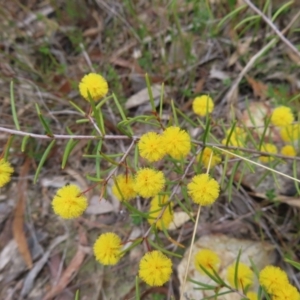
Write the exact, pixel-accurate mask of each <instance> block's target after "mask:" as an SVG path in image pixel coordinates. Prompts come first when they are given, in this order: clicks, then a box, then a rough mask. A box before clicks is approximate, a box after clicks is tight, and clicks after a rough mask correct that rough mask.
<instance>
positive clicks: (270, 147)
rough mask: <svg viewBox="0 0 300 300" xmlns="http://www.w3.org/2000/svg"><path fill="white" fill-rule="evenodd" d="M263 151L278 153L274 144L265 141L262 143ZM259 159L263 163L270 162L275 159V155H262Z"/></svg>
mask: <svg viewBox="0 0 300 300" xmlns="http://www.w3.org/2000/svg"><path fill="white" fill-rule="evenodd" d="M261 151H263V152H268V153H270V154H271V153H273V154H275V153H277V147H276V146H275V145H273V144H269V143H265V144H263V145H262V147H261ZM259 160H260V161H261V162H263V163H268V162H270V161H273V160H274V157H273V156H260V157H259Z"/></svg>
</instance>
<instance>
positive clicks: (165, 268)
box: [139, 250, 172, 286]
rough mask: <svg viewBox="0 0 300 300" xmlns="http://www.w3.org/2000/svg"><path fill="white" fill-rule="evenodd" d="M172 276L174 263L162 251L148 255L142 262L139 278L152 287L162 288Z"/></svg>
mask: <svg viewBox="0 0 300 300" xmlns="http://www.w3.org/2000/svg"><path fill="white" fill-rule="evenodd" d="M171 274H172V261H171V260H170V259H169V258H168V257H167V256H165V255H164V254H163V253H162V252H161V251H157V250H154V251H151V252H148V253H146V254H145V255H144V256H143V257H142V259H141V261H140V268H139V277H140V278H141V279H142V280H143V281H144V282H146V283H147V284H148V285H150V286H162V285H163V284H164V283H166V282H167V281H168V280H169V279H170V277H171Z"/></svg>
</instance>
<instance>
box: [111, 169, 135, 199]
mask: <svg viewBox="0 0 300 300" xmlns="http://www.w3.org/2000/svg"><path fill="white" fill-rule="evenodd" d="M133 186H134V179H133V177H132V176H131V175H129V174H126V175H123V174H121V175H118V176H117V177H116V178H115V181H114V185H113V186H112V192H113V194H114V195H115V196H116V198H117V199H118V200H119V201H121V202H122V201H129V200H131V199H133V198H134V197H136V195H137V193H136V191H135V190H134V188H133Z"/></svg>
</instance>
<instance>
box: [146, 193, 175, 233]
mask: <svg viewBox="0 0 300 300" xmlns="http://www.w3.org/2000/svg"><path fill="white" fill-rule="evenodd" d="M168 199H169V196H168V195H157V196H155V197H154V198H153V199H152V200H151V203H150V209H149V218H148V223H149V224H150V225H152V224H153V223H154V222H155V221H156V219H157V218H158V217H159V216H160V214H161V212H162V209H164V213H163V214H162V216H161V217H160V219H159V220H158V221H157V222H156V228H158V229H160V230H162V229H163V228H168V226H169V225H170V223H171V222H172V221H173V218H174V213H173V208H172V204H171V203H170V204H168V206H167V207H165V206H164V204H165V203H166V202H167V201H168Z"/></svg>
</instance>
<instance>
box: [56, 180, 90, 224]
mask: <svg viewBox="0 0 300 300" xmlns="http://www.w3.org/2000/svg"><path fill="white" fill-rule="evenodd" d="M87 205H88V202H87V199H86V197H85V196H84V195H82V193H81V191H80V189H79V187H78V186H77V185H75V184H69V185H66V186H64V187H62V188H60V189H59V190H58V191H57V193H56V195H55V196H54V198H53V200H52V207H53V210H54V212H55V213H56V214H57V215H58V216H60V217H62V218H64V219H74V218H78V217H80V216H81V215H82V214H83V213H84V211H85V210H86V208H87Z"/></svg>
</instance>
